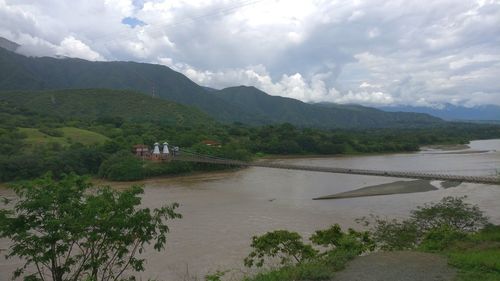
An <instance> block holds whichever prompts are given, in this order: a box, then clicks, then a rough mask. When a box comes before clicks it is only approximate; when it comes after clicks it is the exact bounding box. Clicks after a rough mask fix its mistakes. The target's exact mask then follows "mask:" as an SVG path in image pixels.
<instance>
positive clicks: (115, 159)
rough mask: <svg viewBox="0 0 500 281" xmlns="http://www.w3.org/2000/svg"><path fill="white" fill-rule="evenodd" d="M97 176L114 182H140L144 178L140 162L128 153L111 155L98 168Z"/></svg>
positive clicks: (121, 152)
mask: <svg viewBox="0 0 500 281" xmlns="http://www.w3.org/2000/svg"><path fill="white" fill-rule="evenodd" d="M99 176H100V177H103V178H106V179H109V180H116V181H132V180H140V179H143V178H144V176H145V173H144V168H143V166H142V161H141V160H140V159H137V158H136V157H135V156H134V155H132V154H131V153H130V152H128V151H120V152H117V153H115V154H113V155H112V156H111V157H109V158H108V159H107V160H106V161H104V162H103V163H102V164H101V166H100V167H99Z"/></svg>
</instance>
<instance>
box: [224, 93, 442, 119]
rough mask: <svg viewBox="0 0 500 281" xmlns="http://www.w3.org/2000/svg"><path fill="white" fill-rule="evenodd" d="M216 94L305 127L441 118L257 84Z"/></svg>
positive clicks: (262, 115) (266, 115)
mask: <svg viewBox="0 0 500 281" xmlns="http://www.w3.org/2000/svg"><path fill="white" fill-rule="evenodd" d="M214 95H216V96H218V97H219V98H221V99H224V100H226V101H228V102H230V103H234V104H236V105H238V106H239V107H241V108H243V109H244V110H247V111H252V112H254V114H255V115H256V116H259V118H262V119H265V120H271V121H272V122H274V123H285V122H288V123H291V124H295V125H298V126H304V127H319V128H321V127H323V128H335V127H344V128H345V127H351V128H353V127H358V128H382V127H403V126H404V127H408V126H427V125H432V124H436V123H439V122H441V120H440V119H439V118H436V117H432V116H430V115H427V114H419V113H396V112H385V111H382V110H378V109H374V108H369V107H363V106H358V105H339V104H307V103H304V102H301V101H299V100H295V99H290V98H284V97H277V96H270V95H268V94H266V93H265V92H262V91H260V90H259V89H257V88H255V87H245V86H239V87H230V88H226V89H222V90H220V91H218V92H215V93H214Z"/></svg>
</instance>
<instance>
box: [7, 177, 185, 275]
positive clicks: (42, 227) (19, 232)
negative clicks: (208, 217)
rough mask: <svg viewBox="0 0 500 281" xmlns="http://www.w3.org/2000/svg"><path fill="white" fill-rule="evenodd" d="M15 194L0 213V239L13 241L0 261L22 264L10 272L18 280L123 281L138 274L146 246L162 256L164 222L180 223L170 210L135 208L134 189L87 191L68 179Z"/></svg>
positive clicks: (81, 181)
mask: <svg viewBox="0 0 500 281" xmlns="http://www.w3.org/2000/svg"><path fill="white" fill-rule="evenodd" d="M14 191H15V192H16V194H17V195H18V197H19V200H18V201H16V203H15V204H14V206H13V208H9V209H0V237H1V238H8V239H10V240H11V241H12V246H11V247H10V249H9V252H8V254H7V257H8V258H11V257H18V258H20V259H21V260H23V261H24V265H23V266H22V267H20V268H18V269H17V270H16V271H15V272H14V277H20V276H23V277H24V280H31V281H35V280H53V281H66V280H68V281H69V280H92V281H97V280H124V279H125V278H123V277H122V276H123V275H124V274H125V272H127V273H130V272H133V271H142V270H144V262H145V260H144V259H143V258H141V257H138V255H139V254H140V253H143V251H144V250H145V246H146V245H148V244H153V246H154V249H156V250H158V251H160V250H162V249H163V248H164V246H165V242H166V238H167V233H168V232H169V228H168V226H167V224H166V221H167V220H170V219H176V218H180V217H181V216H180V215H179V214H178V213H176V212H175V209H176V208H177V207H178V204H176V203H174V204H172V205H165V206H163V207H161V208H158V209H154V210H150V209H149V208H144V209H143V208H140V207H139V206H140V204H141V197H140V196H141V194H142V193H143V189H142V188H141V187H139V186H132V187H131V188H130V189H128V190H125V191H123V192H117V191H114V190H112V189H111V188H109V187H102V188H93V187H92V185H91V184H90V183H89V182H88V181H87V180H86V179H85V178H82V177H78V176H75V175H70V176H64V177H63V178H62V179H61V180H60V181H54V180H53V179H52V178H51V177H50V176H45V177H43V178H40V179H38V180H35V181H32V182H28V183H24V184H21V185H18V186H15V187H14ZM28 267H31V268H34V269H35V273H27V272H26V269H27V268H28ZM31 268H30V270H31Z"/></svg>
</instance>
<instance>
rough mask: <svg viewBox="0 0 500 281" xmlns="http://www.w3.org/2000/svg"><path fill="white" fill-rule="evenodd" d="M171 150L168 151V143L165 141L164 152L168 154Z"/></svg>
mask: <svg viewBox="0 0 500 281" xmlns="http://www.w3.org/2000/svg"><path fill="white" fill-rule="evenodd" d="M169 153H170V152H169V151H168V143H167V142H164V143H163V154H164V155H165V156H167V155H168V154H169Z"/></svg>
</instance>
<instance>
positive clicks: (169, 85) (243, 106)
mask: <svg viewBox="0 0 500 281" xmlns="http://www.w3.org/2000/svg"><path fill="white" fill-rule="evenodd" d="M88 88H101V89H115V90H134V91H137V92H141V93H143V94H146V95H149V96H155V97H159V98H162V99H166V100H169V101H174V102H178V103H181V104H184V105H189V106H194V107H196V108H198V109H200V110H202V111H203V112H205V113H207V114H209V115H210V116H212V117H213V118H214V119H216V120H218V121H222V122H241V123H246V124H252V125H262V124H272V123H283V122H289V123H292V124H294V125H298V126H312V127H322V128H352V127H364V128H373V127H401V126H404V127H408V126H426V125H430V124H433V123H435V122H439V121H440V120H439V119H438V118H433V117H430V116H428V115H424V114H414V113H388V112H384V111H380V110H377V109H373V108H366V107H353V106H343V105H311V104H306V103H303V102H301V101H298V100H294V99H289V98H283V97H276V96H270V95H267V94H266V93H264V92H262V91H260V90H258V89H256V88H254V87H230V88H226V89H223V90H220V91H217V90H215V89H210V88H208V89H207V88H205V87H202V86H199V85H198V84H196V83H194V82H193V81H191V80H189V79H188V78H187V77H186V76H184V75H182V74H181V73H178V72H176V71H173V70H172V69H170V68H168V67H166V66H162V65H156V64H147V63H136V62H121V61H113V62H103V61H97V62H93V61H87V60H82V59H75V58H51V57H26V56H22V55H19V54H16V53H14V52H10V51H8V50H6V49H2V48H0V91H38V90H61V89H88Z"/></svg>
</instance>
